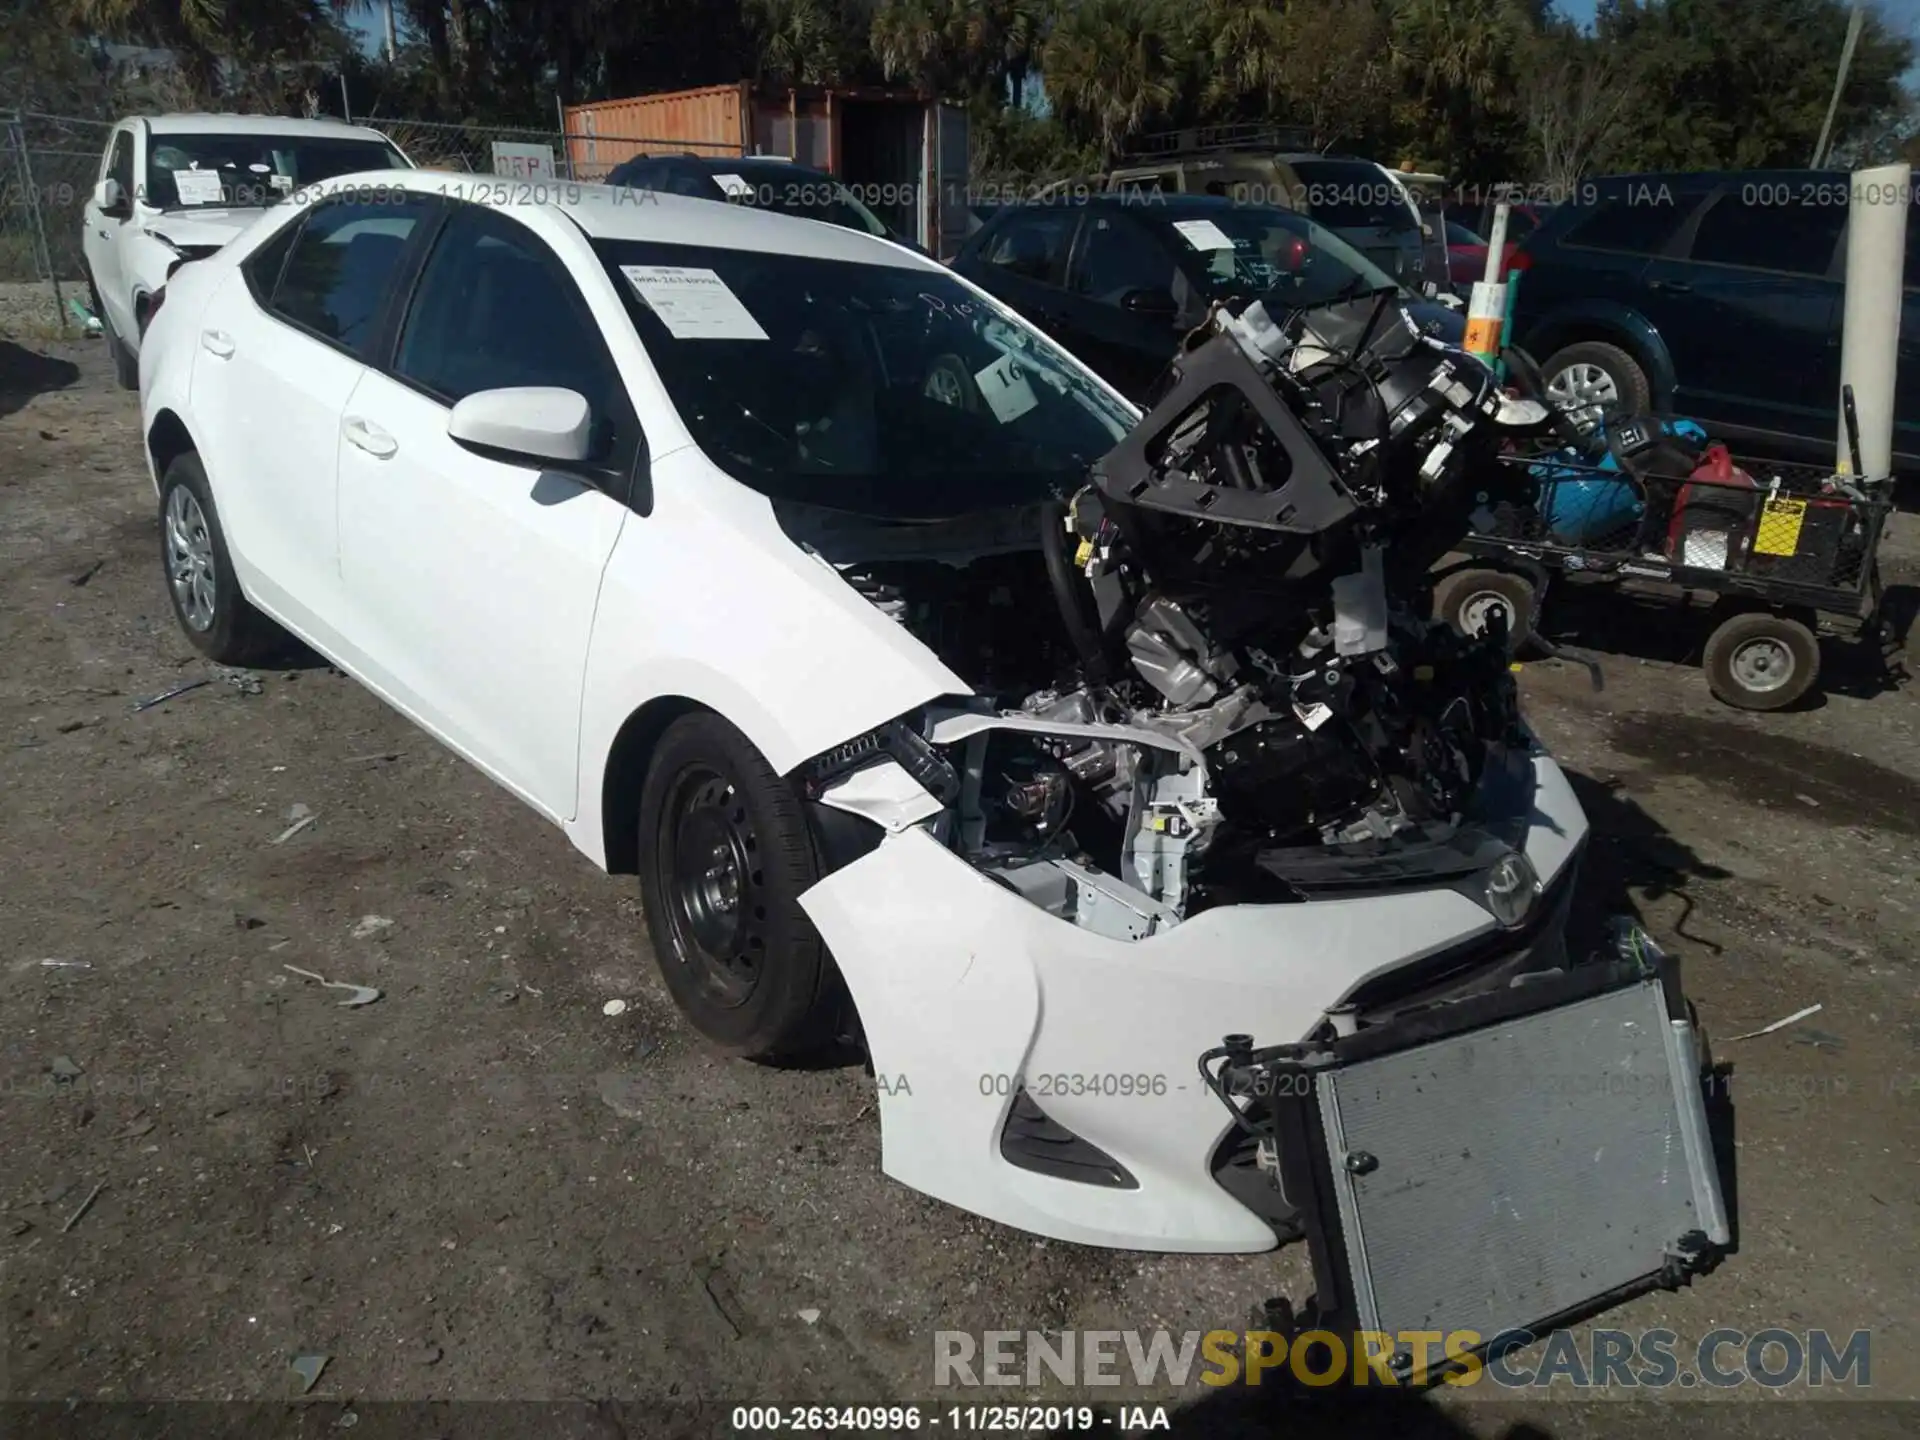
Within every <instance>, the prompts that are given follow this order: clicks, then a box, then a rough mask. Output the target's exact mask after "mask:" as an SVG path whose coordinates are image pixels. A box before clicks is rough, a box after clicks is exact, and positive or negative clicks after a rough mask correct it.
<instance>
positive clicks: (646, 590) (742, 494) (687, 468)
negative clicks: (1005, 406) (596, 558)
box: [567, 445, 971, 866]
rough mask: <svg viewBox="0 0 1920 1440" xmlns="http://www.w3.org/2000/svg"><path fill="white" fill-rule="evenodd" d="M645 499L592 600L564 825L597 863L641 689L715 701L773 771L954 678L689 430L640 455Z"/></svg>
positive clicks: (942, 688)
mask: <svg viewBox="0 0 1920 1440" xmlns="http://www.w3.org/2000/svg"><path fill="white" fill-rule="evenodd" d="M652 469H653V473H652V481H653V487H654V508H653V511H652V513H651V514H649V515H646V516H636V517H633V518H631V519H629V521H628V522H627V524H626V525H625V526H624V527H622V529H621V532H620V539H619V542H618V543H617V544H616V545H615V547H614V552H613V555H612V557H611V558H610V559H609V560H608V563H607V568H606V572H605V574H604V576H603V578H602V580H601V584H600V602H599V605H598V608H597V609H596V611H595V614H594V622H593V636H592V640H591V642H590V643H589V646H588V651H587V668H586V676H585V683H584V686H583V691H582V697H581V712H580V765H579V774H580V781H579V792H578V796H577V799H576V803H575V806H574V820H573V821H572V822H571V823H570V824H569V825H568V826H567V833H568V835H569V836H570V838H572V840H573V842H574V844H575V845H577V846H578V847H579V848H580V849H581V850H582V851H583V852H584V853H585V854H587V855H588V856H589V857H590V858H591V859H593V860H594V861H595V863H597V864H600V865H602V866H604V865H605V864H606V855H605V842H604V838H603V837H604V831H603V828H602V823H601V808H602V796H603V793H604V786H605V782H606V775H607V769H608V762H609V760H610V758H611V755H612V752H613V748H614V744H615V742H616V740H617V739H618V738H619V736H620V732H621V730H622V729H623V728H624V727H625V725H626V723H627V721H628V719H629V718H630V717H632V716H633V715H634V714H636V713H637V712H638V711H640V710H641V709H642V708H643V707H645V706H647V705H648V704H649V703H651V702H654V701H659V700H668V699H672V700H688V701H692V702H693V703H695V704H697V705H700V706H703V707H705V708H707V709H710V710H713V711H715V712H717V713H718V714H720V715H722V716H724V717H725V718H726V719H727V720H728V721H729V722H731V723H732V724H733V725H735V726H736V727H737V728H738V729H739V730H740V731H741V732H742V733H743V734H745V735H746V737H747V738H748V739H749V740H751V741H752V742H753V745H754V747H755V748H756V749H757V750H759V751H760V753H761V754H762V755H763V756H765V757H766V759H767V762H768V764H770V765H771V766H772V767H773V768H774V769H775V770H776V771H778V772H779V773H781V774H785V773H786V772H788V771H790V770H792V769H793V768H794V767H795V766H797V765H799V764H800V763H801V762H802V761H804V760H807V759H809V758H811V757H812V756H814V755H817V754H819V753H820V752H822V751H823V750H827V749H830V748H831V747H833V746H835V745H838V744H841V743H843V742H844V741H847V740H851V739H854V738H855V737H857V736H860V735H863V734H865V733H866V732H867V731H869V730H872V729H874V728H875V727H877V726H879V725H883V724H885V723H886V722H887V721H889V720H892V719H895V718H897V717H898V716H900V715H903V714H905V713H907V712H908V711H911V710H914V709H917V708H919V707H920V706H923V705H927V704H930V703H932V702H933V701H935V700H938V699H940V698H942V697H943V696H960V695H966V694H969V693H971V692H970V689H969V687H968V685H967V683H966V682H965V681H964V680H962V679H961V678H960V677H959V676H957V675H955V674H954V673H953V672H952V671H951V670H949V669H948V668H947V667H946V666H945V665H944V664H942V663H941V662H940V660H939V659H938V657H936V656H935V655H934V654H933V652H932V651H930V650H928V649H927V648H926V647H925V646H924V645H922V644H921V643H920V642H919V641H918V640H916V639H914V637H913V636H912V635H910V634H909V633H908V632H907V631H906V629H905V628H903V627H902V626H900V625H899V624H897V623H896V622H895V621H893V620H890V619H888V618H887V617H886V616H885V615H883V614H881V613H880V611H879V610H877V609H875V608H874V607H873V606H872V605H871V604H869V603H868V602H867V601H866V600H864V599H862V598H861V597H860V596H859V595H858V594H857V593H856V592H855V591H854V590H853V588H852V587H851V586H849V585H848V584H847V583H846V582H845V581H844V580H842V579H841V578H840V576H839V575H838V574H837V573H836V572H835V571H834V570H833V569H832V567H831V566H829V565H827V564H826V563H825V562H824V561H822V560H819V559H816V558H814V557H813V556H811V555H809V554H807V553H806V552H805V551H803V550H802V549H801V548H800V547H799V546H798V545H796V544H795V543H794V542H793V541H792V540H791V539H789V538H788V537H787V535H786V534H785V532H784V531H782V530H781V529H780V527H779V525H778V523H777V522H776V520H775V519H774V516H773V509H772V506H771V505H769V504H768V502H767V501H766V500H765V499H764V498H763V497H762V496H759V495H757V494H754V493H753V492H752V491H750V490H748V489H747V488H746V487H745V486H742V485H740V484H738V483H737V482H735V481H733V480H731V479H729V478H728V477H726V476H725V475H723V474H721V473H720V472H719V471H717V470H716V469H715V468H714V467H713V465H712V463H711V462H710V461H708V460H707V459H706V458H705V456H703V455H702V454H701V453H700V451H699V450H698V449H697V448H696V447H694V446H691V445H689V446H686V447H684V448H683V449H681V450H678V451H676V452H674V453H673V454H672V455H669V456H664V457H661V458H660V459H657V460H656V461H655V462H654V464H653V467H652Z"/></svg>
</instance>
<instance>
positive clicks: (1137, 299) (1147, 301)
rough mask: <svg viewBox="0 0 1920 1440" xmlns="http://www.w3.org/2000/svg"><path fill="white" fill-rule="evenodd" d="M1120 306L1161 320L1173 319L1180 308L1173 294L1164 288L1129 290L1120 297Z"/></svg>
mask: <svg viewBox="0 0 1920 1440" xmlns="http://www.w3.org/2000/svg"><path fill="white" fill-rule="evenodd" d="M1120 308H1121V309H1122V310H1126V311H1130V312H1131V313H1133V314H1135V315H1147V316H1151V317H1153V318H1155V319H1160V320H1171V319H1173V317H1174V316H1175V315H1176V314H1178V313H1179V310H1180V307H1179V306H1178V305H1177V304H1175V303H1174V299H1173V296H1171V295H1169V294H1168V293H1167V292H1166V291H1164V290H1129V291H1127V293H1126V294H1124V295H1122V296H1121V297H1120Z"/></svg>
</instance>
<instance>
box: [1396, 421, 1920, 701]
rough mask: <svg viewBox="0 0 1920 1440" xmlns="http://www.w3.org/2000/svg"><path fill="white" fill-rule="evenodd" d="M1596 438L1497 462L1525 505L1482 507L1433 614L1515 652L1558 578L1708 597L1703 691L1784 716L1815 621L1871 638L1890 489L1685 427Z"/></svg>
mask: <svg viewBox="0 0 1920 1440" xmlns="http://www.w3.org/2000/svg"><path fill="white" fill-rule="evenodd" d="M1608 429H1609V431H1610V432H1611V433H1609V434H1606V435H1605V436H1602V437H1600V438H1599V439H1597V440H1593V439H1588V440H1585V441H1583V442H1582V444H1581V445H1580V446H1572V445H1570V446H1568V447H1567V448H1565V449H1561V450H1557V451H1553V452H1549V453H1546V454H1539V453H1533V454H1509V455H1506V456H1503V457H1502V459H1501V462H1500V463H1502V464H1503V465H1513V466H1520V467H1524V469H1525V470H1526V471H1527V474H1528V476H1529V479H1530V480H1531V481H1532V485H1531V487H1530V488H1531V493H1532V495H1533V496H1534V499H1533V502H1532V503H1531V504H1530V505H1524V506H1516V505H1512V504H1502V505H1500V506H1498V507H1497V508H1485V507H1483V508H1482V510H1481V511H1480V513H1479V515H1478V516H1477V517H1476V523H1475V526H1474V529H1473V531H1472V533H1471V534H1469V535H1468V536H1467V538H1466V539H1465V540H1464V541H1463V542H1462V543H1461V544H1460V545H1459V546H1458V547H1457V558H1455V559H1454V560H1452V561H1451V562H1450V563H1448V564H1446V565H1444V566H1443V567H1441V568H1440V569H1438V570H1437V571H1436V573H1435V575H1434V612H1435V614H1436V616H1438V617H1439V618H1441V619H1444V620H1447V621H1449V622H1451V623H1452V624H1453V625H1454V626H1455V628H1457V629H1459V630H1461V631H1462V632H1464V633H1468V634H1476V633H1479V632H1481V631H1483V630H1485V629H1486V628H1487V627H1488V626H1489V625H1490V624H1495V623H1497V624H1501V625H1504V627H1505V628H1506V630H1507V632H1508V634H1509V636H1511V637H1512V641H1513V643H1514V645H1515V648H1516V649H1518V648H1520V647H1521V646H1523V645H1525V644H1526V642H1527V641H1528V639H1529V638H1530V637H1533V636H1534V635H1536V633H1537V631H1538V627H1539V617H1540V614H1541V609H1542V606H1543V604H1544V602H1545V599H1546V595H1547V591H1548V589H1549V587H1550V585H1553V584H1556V583H1558V582H1561V581H1574V582H1579V583H1601V584H1611V585H1620V586H1630V587H1632V588H1634V589H1636V590H1640V591H1642V592H1643V593H1646V592H1651V593H1653V594H1656V595H1662V596H1666V597H1671V598H1673V599H1675V600H1678V601H1680V602H1682V603H1683V604H1686V605H1688V607H1689V609H1691V608H1694V607H1695V606H1697V605H1699V603H1700V602H1701V601H1705V602H1707V603H1706V605H1705V610H1706V625H1707V635H1706V639H1705V645H1704V648H1703V649H1702V651H1701V657H1702V659H1701V663H1702V668H1703V669H1704V670H1705V671H1706V675H1707V683H1708V684H1709V686H1710V687H1711V688H1712V690H1713V693H1714V695H1715V696H1716V697H1718V698H1719V699H1720V700H1722V701H1724V702H1725V703H1727V704H1729V705H1734V706H1738V707H1739V708H1741V709H1744V710H1780V709H1784V708H1786V707H1787V706H1789V705H1792V704H1794V703H1795V702H1796V701H1798V700H1800V699H1801V698H1802V697H1804V696H1805V695H1806V694H1807V693H1808V692H1809V691H1810V690H1812V689H1813V687H1814V685H1815V684H1816V683H1817V682H1818V680H1819V676H1820V645H1819V640H1818V636H1819V633H1820V631H1821V630H1822V628H1823V627H1824V628H1826V629H1828V630H1830V631H1836V632H1839V633H1843V634H1854V635H1861V636H1873V635H1876V634H1877V633H1878V632H1879V629H1880V622H1881V594H1882V591H1881V583H1880V573H1879V567H1878V564H1877V561H1876V553H1877V551H1878V548H1879V543H1880V535H1881V531H1882V529H1883V528H1884V526H1885V524H1886V518H1887V515H1888V512H1889V511H1890V509H1891V501H1890V496H1889V495H1888V493H1887V487H1885V486H1883V485H1862V484H1861V483H1859V482H1858V481H1856V480H1854V479H1852V478H1851V477H1848V476H1843V475H1836V474H1834V473H1832V472H1831V471H1830V470H1825V469H1821V468H1819V467H1813V466H1806V465H1790V464H1783V463H1778V462H1773V461H1760V460H1736V459H1735V458H1734V457H1733V456H1732V455H1731V454H1730V453H1728V451H1727V450H1726V449H1725V447H1723V446H1719V445H1708V444H1705V443H1704V442H1705V434H1704V432H1703V431H1701V430H1700V429H1699V427H1698V426H1695V425H1692V424H1691V422H1688V421H1672V420H1658V419H1633V420H1625V421H1618V420H1616V421H1613V422H1611V423H1610V425H1609V427H1608ZM1576 455H1577V456H1578V458H1575V456H1576ZM1496 612H1498V613H1497V617H1496Z"/></svg>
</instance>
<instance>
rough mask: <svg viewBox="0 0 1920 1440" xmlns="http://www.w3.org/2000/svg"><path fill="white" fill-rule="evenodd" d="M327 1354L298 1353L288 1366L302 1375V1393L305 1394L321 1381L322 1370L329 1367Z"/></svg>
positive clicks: (295, 1372) (296, 1373)
mask: <svg viewBox="0 0 1920 1440" xmlns="http://www.w3.org/2000/svg"><path fill="white" fill-rule="evenodd" d="M327 1358H328V1357H327V1356H325V1355H296V1356H294V1357H293V1359H292V1360H290V1361H289V1362H288V1363H287V1368H288V1369H289V1370H291V1371H293V1373H294V1374H295V1375H298V1376H299V1377H300V1393H301V1394H302V1395H305V1394H306V1393H307V1392H308V1391H309V1390H311V1389H313V1387H314V1386H315V1385H318V1384H319V1383H320V1372H321V1371H322V1370H324V1369H326V1368H327Z"/></svg>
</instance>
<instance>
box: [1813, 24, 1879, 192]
mask: <svg viewBox="0 0 1920 1440" xmlns="http://www.w3.org/2000/svg"><path fill="white" fill-rule="evenodd" d="M1865 22H1866V6H1865V0H1853V14H1851V15H1849V16H1848V17H1847V43H1846V44H1845V45H1842V46H1841V47H1840V73H1839V74H1837V75H1835V76H1834V77H1833V98H1832V99H1831V100H1829V101H1827V118H1826V122H1825V123H1824V124H1823V125H1821V127H1820V143H1819V144H1818V145H1815V146H1814V147H1813V163H1812V168H1813V169H1815V170H1818V169H1819V168H1820V162H1821V161H1822V160H1823V159H1825V158H1826V154H1827V141H1829V140H1830V139H1832V138H1833V117H1834V116H1835V115H1836V114H1838V113H1839V110H1840V94H1841V92H1842V91H1844V90H1845V89H1846V88H1847V72H1848V71H1849V70H1851V69H1852V68H1853V51H1854V47H1855V46H1857V45H1858V44H1859V43H1860V27H1861V26H1862V25H1863V24H1864V23H1865Z"/></svg>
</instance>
